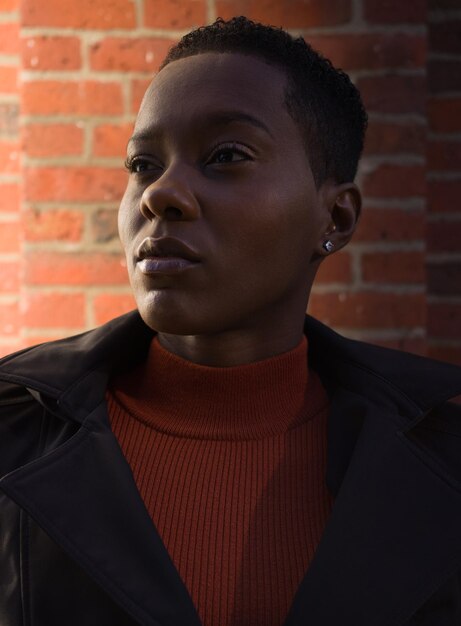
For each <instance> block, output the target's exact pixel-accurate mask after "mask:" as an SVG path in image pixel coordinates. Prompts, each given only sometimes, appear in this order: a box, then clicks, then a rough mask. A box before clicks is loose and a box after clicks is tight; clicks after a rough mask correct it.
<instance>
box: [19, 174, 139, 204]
mask: <svg viewBox="0 0 461 626" xmlns="http://www.w3.org/2000/svg"><path fill="white" fill-rule="evenodd" d="M126 180H127V179H126V176H125V175H124V173H123V171H122V168H121V167H120V168H115V169H109V168H103V167H55V168H53V167H37V168H26V169H25V170H24V181H25V184H24V193H25V197H26V199H27V200H31V201H35V202H41V201H48V200H61V201H63V202H72V201H77V200H78V201H87V202H93V201H99V200H119V199H120V198H121V197H122V195H123V193H124V191H125V187H126Z"/></svg>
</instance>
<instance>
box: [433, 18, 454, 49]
mask: <svg viewBox="0 0 461 626" xmlns="http://www.w3.org/2000/svg"><path fill="white" fill-rule="evenodd" d="M429 47H430V50H431V53H442V54H460V52H461V20H459V19H458V20H455V19H447V20H446V21H443V22H432V23H431V25H430V28H429Z"/></svg>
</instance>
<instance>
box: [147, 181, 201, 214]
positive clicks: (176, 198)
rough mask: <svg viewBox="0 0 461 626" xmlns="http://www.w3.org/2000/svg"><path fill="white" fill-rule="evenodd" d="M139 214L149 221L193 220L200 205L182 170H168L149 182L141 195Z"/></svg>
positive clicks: (198, 212) (198, 211)
mask: <svg viewBox="0 0 461 626" xmlns="http://www.w3.org/2000/svg"><path fill="white" fill-rule="evenodd" d="M140 211H141V214H142V215H143V216H144V217H145V218H146V219H147V220H149V221H152V220H153V219H155V218H161V219H165V220H170V221H177V220H185V221H189V220H195V219H197V217H198V216H199V215H200V207H199V204H198V201H197V198H196V197H195V196H194V194H193V192H192V190H191V187H190V184H189V183H188V180H187V178H186V175H185V173H184V172H182V173H181V172H180V171H179V169H176V170H168V171H166V172H164V173H163V175H162V176H160V178H158V179H157V180H155V181H154V182H153V183H151V184H150V185H149V186H148V187H146V189H145V190H144V192H143V194H142V196H141V205H140Z"/></svg>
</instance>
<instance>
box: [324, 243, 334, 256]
mask: <svg viewBox="0 0 461 626" xmlns="http://www.w3.org/2000/svg"><path fill="white" fill-rule="evenodd" d="M322 247H323V249H324V250H326V252H328V254H329V253H330V252H331V251H332V250H333V248H334V247H335V244H334V243H333V242H332V241H330V240H329V239H327V240H326V241H324V242H323V244H322Z"/></svg>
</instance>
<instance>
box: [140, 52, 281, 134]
mask: <svg viewBox="0 0 461 626" xmlns="http://www.w3.org/2000/svg"><path fill="white" fill-rule="evenodd" d="M286 83H287V78H286V75H285V73H284V72H283V70H282V69H281V68H278V67H276V66H273V65H269V64H268V63H265V62H264V61H263V60H262V59H259V58H257V57H254V56H251V55H243V54H240V53H215V52H212V53H204V54H198V55H195V56H191V57H186V58H183V59H179V60H177V61H173V62H171V63H170V64H168V65H167V66H166V67H164V68H163V69H162V70H161V72H159V73H158V74H157V75H156V77H155V78H154V80H153V81H152V83H151V85H150V86H149V88H148V90H147V92H146V94H145V96H144V99H143V102H142V104H141V108H140V111H139V114H138V118H137V121H136V129H137V131H138V132H140V131H141V132H143V131H144V130H146V131H148V129H149V128H150V127H157V126H159V125H162V126H163V125H165V124H166V125H171V126H175V127H178V126H180V125H181V123H182V122H183V121H184V123H187V122H188V121H190V120H192V119H193V118H194V117H201V118H204V119H206V118H207V116H210V117H211V116H212V115H213V114H214V113H216V112H219V111H234V112H236V113H239V112H240V113H241V114H242V116H241V118H242V119H243V118H244V117H245V115H247V116H249V117H252V118H254V119H256V120H259V121H260V122H261V124H262V125H266V126H268V127H271V128H272V130H274V131H275V132H276V131H277V128H278V127H281V128H279V131H280V132H286V128H285V129H284V128H283V127H284V125H286V124H287V123H288V124H290V123H291V118H290V116H289V114H288V111H287V109H286V106H285V104H284V98H285V88H286Z"/></svg>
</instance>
